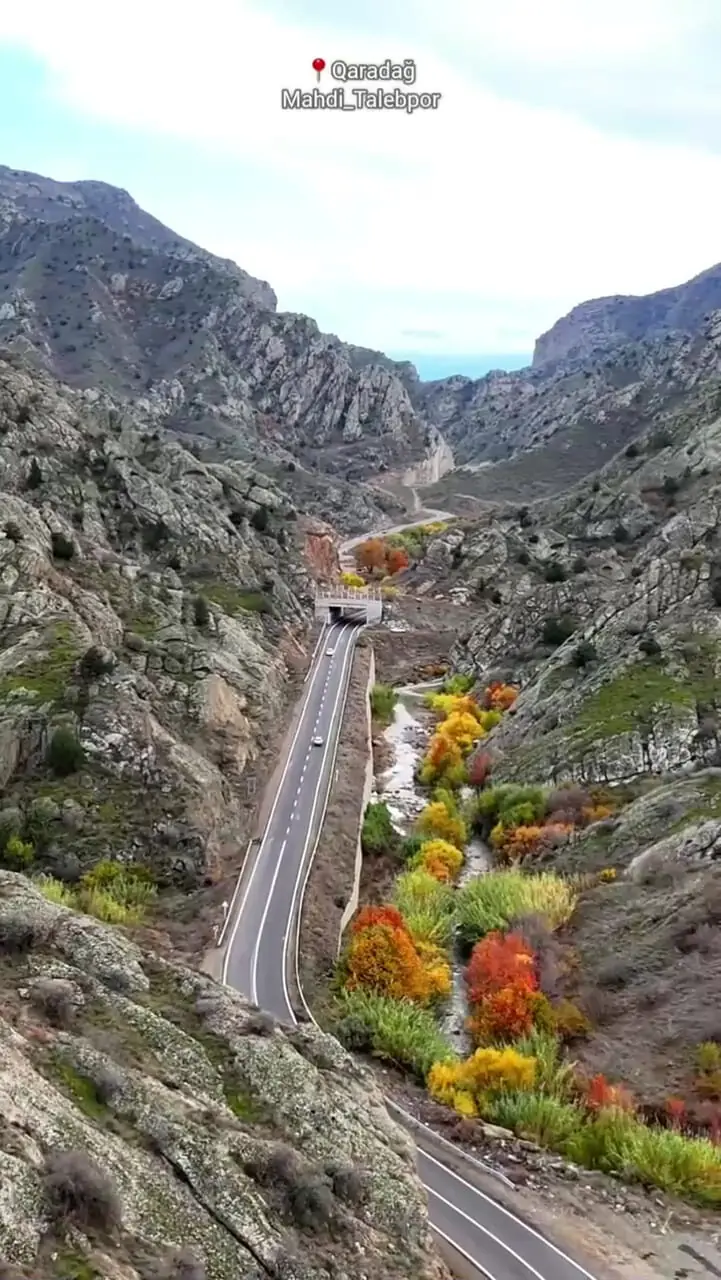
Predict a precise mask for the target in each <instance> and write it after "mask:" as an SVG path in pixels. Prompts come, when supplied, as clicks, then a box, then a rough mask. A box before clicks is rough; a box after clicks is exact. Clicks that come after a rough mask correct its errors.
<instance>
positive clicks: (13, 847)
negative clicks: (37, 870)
mask: <svg viewBox="0 0 721 1280" xmlns="http://www.w3.org/2000/svg"><path fill="white" fill-rule="evenodd" d="M34 859H35V850H34V848H33V846H32V844H31V843H30V841H29V840H21V839H20V836H18V835H12V836H10V838H9V840H8V842H7V844H6V845H5V849H4V851H3V854H2V861H3V862H4V863H5V865H6V866H7V867H10V868H11V869H12V870H13V871H26V870H27V868H28V867H29V866H30V864H31V863H32V862H33V861H34Z"/></svg>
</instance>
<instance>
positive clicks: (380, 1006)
mask: <svg viewBox="0 0 721 1280" xmlns="http://www.w3.org/2000/svg"><path fill="white" fill-rule="evenodd" d="M334 1031H335V1034H336V1035H337V1037H338V1039H339V1040H340V1041H341V1043H342V1044H344V1045H345V1046H346V1048H348V1049H351V1050H355V1051H356V1052H360V1053H372V1054H373V1055H374V1056H375V1057H378V1058H384V1059H386V1060H387V1061H389V1062H393V1063H395V1065H396V1066H399V1067H405V1068H406V1069H408V1070H410V1071H412V1072H413V1074H414V1075H415V1076H416V1077H417V1079H418V1080H421V1081H425V1078H426V1076H427V1074H428V1072H429V1071H430V1069H431V1067H432V1066H433V1063H434V1062H449V1061H453V1060H454V1059H455V1057H456V1055H455V1054H454V1052H453V1049H452V1048H451V1046H450V1045H449V1043H448V1041H447V1040H446V1039H445V1038H444V1036H442V1035H441V1032H440V1031H439V1030H438V1026H437V1024H436V1020H435V1018H434V1016H433V1014H432V1013H430V1012H429V1011H428V1010H427V1009H421V1008H420V1007H419V1006H418V1005H417V1004H414V1003H413V1002H412V1001H411V1000H391V999H388V998H387V997H385V996H378V995H373V994H371V993H370V992H367V991H363V990H361V989H360V988H357V989H356V990H354V991H346V990H343V991H341V993H340V995H339V997H338V1008H337V1011H336V1014H335V1019H334Z"/></svg>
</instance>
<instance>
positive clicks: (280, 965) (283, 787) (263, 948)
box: [222, 521, 600, 1280]
mask: <svg viewBox="0 0 721 1280" xmlns="http://www.w3.org/2000/svg"><path fill="white" fill-rule="evenodd" d="M415 523H420V522H419V521H416V522H415ZM361 630H362V628H361V627H360V626H359V625H358V624H353V623H340V624H335V625H332V626H330V627H327V628H325V629H324V631H323V633H322V635H321V639H320V641H319V644H318V645H317V646H316V651H315V655H314V658H313V662H312V665H311V670H310V672H309V674H308V677H307V678H306V692H305V696H304V701H303V704H302V707H301V711H300V715H299V718H298V721H297V725H296V729H295V733H294V736H293V739H292V741H291V744H290V748H289V750H288V754H287V757H286V761H285V765H284V768H283V772H282V775H281V778H280V782H279V785H278V788H277V791H276V794H275V798H274V800H273V804H272V808H271V811H270V815H269V818H268V821H267V824H266V828H265V832H264V835H263V838H262V841H261V842H260V846H259V848H258V850H257V853H256V856H255V858H254V860H253V861H252V866H251V868H250V870H249V872H247V873H246V874H245V875H243V874H241V877H240V879H239V881H238V886H237V890H236V893H235V895H234V898H233V902H232V904H231V907H230V910H229V913H228V921H227V928H226V929H225V930H224V933H225V934H226V936H227V942H226V949H225V957H224V962H223V968H222V980H223V982H225V983H226V984H228V985H229V986H232V987H234V988H236V989H237V990H238V991H241V992H242V993H243V994H244V995H245V996H247V997H248V998H249V999H250V1000H252V1001H253V1002H254V1003H256V1004H258V1005H260V1007H261V1008H262V1009H263V1010H265V1011H266V1012H267V1013H269V1014H272V1015H273V1016H274V1017H275V1018H277V1019H278V1020H279V1021H281V1022H285V1023H289V1024H291V1025H295V1024H296V1023H297V1018H296V1015H295V1011H294V1008H293V1004H292V1001H291V995H290V990H289V977H290V980H291V981H296V980H297V955H296V937H297V924H298V917H299V914H300V903H301V899H302V896H303V892H304V887H305V883H306V880H307V873H308V869H309V863H310V862H311V861H312V858H313V855H314V852H315V846H316V843H317V839H318V835H319V832H320V828H321V826H322V823H323V819H324V816H325V810H326V806H327V801H328V795H329V792H330V788H331V785H332V782H333V776H334V773H335V758H336V750H337V744H338V737H339V734H340V729H341V723H342V719H343V709H344V705H345V700H346V694H347V689H348V682H349V679H350V670H351V664H352V659H353V651H354V646H355V642H356V640H357V638H358V636H359V634H360V632H361ZM329 651H332V652H329ZM315 739H319V742H318V743H317V744H316V742H315ZM320 740H322V741H320ZM301 999H302V992H301ZM392 1109H395V1108H393V1107H392ZM406 1119H407V1120H410V1119H412V1118H411V1117H409V1116H407V1117H406ZM413 1136H414V1138H415V1141H416V1143H417V1146H418V1170H419V1174H420V1177H421V1179H422V1181H423V1183H424V1186H425V1188H426V1191H427V1194H428V1204H429V1217H430V1222H431V1226H432V1228H433V1230H434V1232H435V1233H436V1235H437V1237H438V1238H439V1243H442V1244H444V1245H445V1252H446V1256H447V1258H448V1261H449V1264H450V1265H452V1266H453V1267H454V1269H456V1268H457V1274H459V1275H461V1276H463V1277H468V1278H469V1280H470V1278H471V1277H472V1278H473V1280H478V1277H484V1278H485V1280H531V1278H534V1280H596V1277H594V1276H593V1275H592V1274H591V1272H590V1271H588V1270H586V1269H585V1268H584V1267H583V1266H581V1265H580V1263H578V1262H575V1261H574V1260H573V1259H572V1258H570V1257H568V1256H567V1255H566V1254H565V1253H564V1252H563V1251H562V1250H561V1249H559V1248H557V1247H556V1246H555V1245H554V1244H552V1243H551V1242H550V1241H549V1240H547V1239H545V1238H544V1237H543V1236H541V1235H540V1234H539V1232H538V1231H536V1230H535V1229H534V1228H533V1227H531V1226H529V1225H528V1224H526V1223H525V1222H523V1221H522V1219H521V1218H519V1217H517V1216H516V1215H515V1214H513V1213H512V1212H510V1210H508V1209H507V1208H506V1207H505V1206H504V1205H502V1204H501V1203H500V1202H499V1201H496V1200H494V1198H493V1197H492V1195H489V1194H488V1193H487V1192H485V1191H482V1190H481V1189H480V1188H479V1187H478V1186H477V1185H475V1183H476V1182H477V1181H478V1179H477V1177H476V1176H475V1175H476V1174H477V1172H478V1170H479V1162H474V1161H470V1160H468V1159H466V1158H465V1157H464V1156H463V1154H462V1153H461V1152H460V1151H456V1150H454V1152H453V1159H452V1164H453V1166H454V1168H451V1166H450V1163H446V1162H444V1161H442V1160H441V1159H439V1152H442V1151H443V1149H444V1148H443V1146H442V1145H440V1144H439V1142H438V1139H437V1138H436V1136H435V1135H433V1134H432V1133H431V1131H430V1130H427V1129H424V1127H423V1126H415V1125H414V1127H413ZM449 1158H450V1152H449ZM482 1168H483V1169H484V1171H485V1173H486V1174H493V1170H492V1169H490V1167H488V1166H482ZM457 1169H460V1170H462V1171H464V1172H465V1173H466V1174H467V1177H465V1176H463V1173H462V1172H456V1171H455V1170H457ZM599 1280H600V1278H599Z"/></svg>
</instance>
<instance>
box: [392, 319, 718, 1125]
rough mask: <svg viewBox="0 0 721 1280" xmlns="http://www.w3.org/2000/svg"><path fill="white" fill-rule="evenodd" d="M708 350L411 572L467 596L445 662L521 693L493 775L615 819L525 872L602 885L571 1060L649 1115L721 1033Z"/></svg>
mask: <svg viewBox="0 0 721 1280" xmlns="http://www.w3.org/2000/svg"><path fill="white" fill-rule="evenodd" d="M704 342H705V346H704V348H703V359H699V370H702V369H706V370H708V372H709V373H710V375H711V376H710V380H709V382H708V384H707V383H705V382H704V381H703V379H702V378H701V374H700V373H699V382H698V386H697V387H696V390H695V396H694V397H691V395H690V394H689V396H688V397H687V398H686V399H685V400H684V401H683V402H682V403H681V405H680V406H679V407H677V409H676V410H674V409H672V408H670V407H669V408H668V409H667V411H666V413H665V414H661V415H659V416H658V417H657V418H656V420H655V422H654V425H653V426H652V427H649V429H647V431H646V432H645V433H644V434H643V435H642V436H641V437H639V439H638V440H637V441H636V442H635V443H633V444H632V445H630V446H627V447H626V448H625V449H623V450H620V451H619V452H617V453H616V455H615V456H614V457H613V458H612V459H610V460H609V462H608V463H607V464H606V466H604V467H603V468H602V469H601V470H600V471H598V472H597V473H596V475H595V476H594V477H593V478H588V479H586V480H584V481H582V482H581V483H579V484H578V485H576V486H575V487H573V488H571V489H570V490H569V491H568V492H567V493H566V494H564V495H563V496H562V497H559V498H555V499H549V500H547V501H545V502H539V503H536V504H535V505H533V506H531V507H530V508H529V507H528V506H522V505H521V506H515V505H514V506H511V505H508V506H506V507H501V506H497V507H495V508H494V509H493V510H489V512H488V513H487V514H486V515H484V516H483V517H482V518H480V519H478V520H474V521H471V520H468V521H463V522H461V523H460V524H459V525H458V526H457V527H456V528H453V527H451V528H450V529H448V530H447V531H446V532H445V533H443V534H442V535H441V536H440V537H438V538H437V539H435V540H434V542H431V544H430V546H429V548H428V551H427V555H426V560H425V563H424V565H423V567H422V568H421V569H420V570H419V571H418V572H417V575H416V579H417V586H418V587H421V585H422V587H423V590H424V591H426V592H428V594H429V595H430V596H431V597H432V596H433V594H434V593H437V592H439V591H440V592H443V593H447V592H448V591H451V592H452V594H453V597H454V599H455V600H456V601H460V600H465V601H466V606H467V609H468V626H467V628H466V630H465V633H464V634H463V635H462V636H461V637H460V638H459V641H458V644H457V646H456V649H455V651H454V654H453V661H454V666H455V667H457V668H458V669H461V670H465V671H469V672H472V673H474V674H476V675H478V676H479V678H482V679H483V681H484V683H485V682H487V681H488V679H489V677H490V676H492V675H493V674H494V673H496V674H498V675H499V676H504V677H505V678H511V679H513V680H514V681H518V682H520V683H521V684H522V692H521V694H520V697H519V698H518V701H517V703H516V705H515V707H514V708H513V711H512V713H511V714H509V715H508V716H507V717H506V718H505V719H504V721H503V723H502V725H501V726H499V728H498V729H496V730H495V731H494V732H493V733H492V734H491V735H490V736H489V738H488V739H487V742H485V743H484V749H485V748H486V747H488V749H490V751H491V752H492V755H493V756H494V758H495V766H494V779H495V780H496V781H504V780H509V781H514V782H521V783H529V784H536V783H542V784H546V785H549V786H563V785H575V786H576V787H579V786H580V787H582V788H589V787H593V786H596V787H601V788H602V789H603V788H609V787H610V788H611V790H610V792H608V794H609V795H610V796H611V802H612V804H614V805H615V806H616V810H617V813H616V816H614V817H613V818H612V819H611V820H609V821H606V822H603V823H600V824H596V825H594V826H592V827H590V828H589V829H588V830H587V831H586V832H584V833H582V834H581V835H579V836H578V837H576V838H574V840H573V842H572V843H570V844H561V845H560V846H559V847H557V848H555V849H551V850H549V851H547V852H546V853H545V854H544V855H543V858H542V860H541V863H540V865H549V866H553V867H556V868H560V869H562V870H564V871H573V872H584V873H586V872H590V873H593V874H595V873H596V872H598V871H600V870H602V869H603V868H611V869H612V870H614V871H615V872H616V881H615V882H614V883H610V884H605V885H603V886H602V887H599V888H597V889H594V890H592V891H590V892H588V893H587V894H586V896H585V897H584V900H583V906H582V909H581V911H580V912H579V913H578V915H577V916H576V918H575V920H574V922H573V924H572V928H571V937H570V941H571V942H572V944H573V946H574V948H575V951H576V955H577V962H578V963H577V970H576V972H577V975H578V977H579V981H582V987H583V989H584V992H586V993H587V992H588V991H596V992H599V991H600V993H601V994H600V995H596V996H595V997H594V998H593V999H595V1005H594V1008H595V1009H596V1010H597V1013H598V1016H597V1017H596V1016H595V1015H594V1023H595V1026H594V1033H593V1035H592V1036H591V1039H590V1040H589V1041H588V1044H587V1046H586V1047H585V1049H582V1050H581V1053H582V1056H583V1057H584V1059H585V1061H586V1062H587V1063H588V1065H589V1066H590V1067H591V1068H592V1069H593V1070H596V1071H603V1072H605V1073H607V1074H608V1076H609V1077H612V1078H621V1079H625V1081H626V1082H627V1083H628V1084H630V1085H631V1086H632V1087H633V1088H634V1090H635V1091H638V1093H639V1095H640V1096H641V1097H642V1098H643V1099H644V1100H645V1101H647V1102H649V1103H652V1104H658V1105H660V1104H661V1103H662V1102H663V1100H664V1098H665V1097H668V1096H669V1095H672V1094H676V1093H678V1094H680V1096H681V1097H693V1094H694V1084H693V1077H694V1055H695V1048H696V1046H697V1045H698V1044H699V1043H701V1042H703V1041H706V1040H718V1039H719V1035H720V1032H719V1024H718V1016H717V1013H718V1002H719V998H720V997H721V942H720V941H719V935H718V928H717V925H718V921H719V919H720V918H721V917H720V916H719V900H720V899H719V889H720V886H719V879H718V871H719V864H718V855H719V850H721V769H720V768H719V766H721V719H720V715H721V404H720V403H719V399H718V393H717V390H716V369H717V367H718V361H719V357H721V313H715V314H714V315H713V316H712V317H711V319H710V322H709V324H708V327H707V332H706V335H705V339H704ZM423 579H424V580H425V582H424V583H423V584H422V581H421V580H423ZM572 994H574V995H575V994H576V993H575V992H572Z"/></svg>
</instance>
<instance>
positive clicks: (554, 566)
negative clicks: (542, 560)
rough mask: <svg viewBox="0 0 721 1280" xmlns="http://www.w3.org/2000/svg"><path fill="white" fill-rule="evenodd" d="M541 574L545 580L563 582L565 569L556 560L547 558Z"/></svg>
mask: <svg viewBox="0 0 721 1280" xmlns="http://www.w3.org/2000/svg"><path fill="white" fill-rule="evenodd" d="M543 576H544V578H545V580H546V582H565V581H566V570H565V569H564V567H563V565H562V564H559V563H558V561H557V560H549V562H548V564H546V565H544V566H543Z"/></svg>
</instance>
